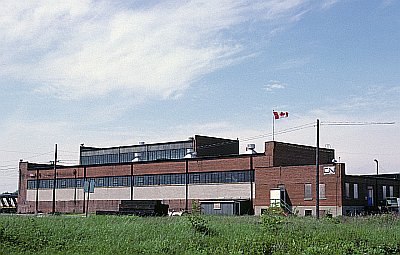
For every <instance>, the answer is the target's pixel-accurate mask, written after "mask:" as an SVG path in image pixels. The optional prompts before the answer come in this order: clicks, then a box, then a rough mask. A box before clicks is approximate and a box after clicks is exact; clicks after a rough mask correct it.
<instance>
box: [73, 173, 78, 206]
mask: <svg viewBox="0 0 400 255" xmlns="http://www.w3.org/2000/svg"><path fill="white" fill-rule="evenodd" d="M73 173H74V178H75V180H74V181H75V185H74V186H75V187H74V212H75V209H76V173H77V172H76V169H74V172H73Z"/></svg>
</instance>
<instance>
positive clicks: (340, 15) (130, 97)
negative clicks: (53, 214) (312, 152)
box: [0, 0, 400, 192]
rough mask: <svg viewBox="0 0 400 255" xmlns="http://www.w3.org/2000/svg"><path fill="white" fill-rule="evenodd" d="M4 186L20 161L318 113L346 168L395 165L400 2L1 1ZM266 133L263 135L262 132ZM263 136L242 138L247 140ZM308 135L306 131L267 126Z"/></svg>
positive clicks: (291, 122)
mask: <svg viewBox="0 0 400 255" xmlns="http://www.w3.org/2000/svg"><path fill="white" fill-rule="evenodd" d="M0 4H1V6H2V10H3V11H2V14H1V15H0V49H1V50H0V66H1V68H0V88H1V91H0V104H1V107H0V115H1V118H0V130H1V132H0V144H1V145H2V146H1V148H0V175H1V178H0V192H3V191H14V190H16V189H17V184H18V168H17V167H18V161H19V159H24V160H28V161H31V162H41V163H44V162H49V161H50V160H52V157H53V150H54V144H55V143H57V144H58V147H59V158H60V159H61V160H62V161H64V162H68V163H75V162H77V160H78V149H79V144H80V143H85V144H86V145H88V146H118V145H128V144H136V143H138V142H139V141H145V142H149V143H150V142H161V141H171V140H181V139H186V138H187V137H189V136H193V135H195V134H203V135H210V136H221V137H226V138H239V139H240V140H243V142H242V143H241V150H243V149H244V148H245V146H246V143H250V142H251V143H255V144H256V150H258V151H260V152H262V151H263V142H265V141H268V140H271V139H272V137H271V135H270V133H271V131H272V110H273V109H275V110H278V111H288V112H289V118H287V119H282V120H278V121H276V130H277V131H284V130H286V129H288V128H292V127H296V126H300V125H303V124H307V123H312V122H315V120H316V119H317V118H319V119H320V120H321V122H325V123H326V122H332V121H340V122H396V124H395V125H365V126H346V127H338V126H327V125H325V126H321V146H322V147H331V148H335V149H336V157H337V158H338V159H339V157H340V160H341V162H346V163H347V164H346V167H347V172H348V173H354V174H367V173H374V172H375V165H374V161H373V159H375V158H377V159H378V160H379V162H380V171H381V172H387V173H389V172H398V169H400V160H399V159H398V157H399V155H400V149H399V146H398V145H399V144H400V138H399V133H400V132H399V131H400V128H399V126H398V125H399V124H398V123H400V121H399V115H400V114H399V112H400V106H399V101H400V15H399V14H400V3H399V1H390V0H380V1H379V0H376V1H361V0H360V1H345V0H343V1H340V0H338V1H336V0H326V1H312V0H286V1H285V0H282V1H278V0H271V1H267V0H264V1H240V2H239V1H233V0H222V1H168V3H167V2H166V1H91V0H86V1H81V0H80V1H66V2H61V1H29V3H19V2H15V1H0ZM264 134H265V135H264ZM259 135H264V136H261V138H259V139H255V140H248V141H245V140H246V138H249V137H254V136H259ZM276 140H278V141H284V142H291V143H299V144H306V145H314V144H315V128H305V129H301V130H298V131H296V132H288V133H285V134H281V135H276Z"/></svg>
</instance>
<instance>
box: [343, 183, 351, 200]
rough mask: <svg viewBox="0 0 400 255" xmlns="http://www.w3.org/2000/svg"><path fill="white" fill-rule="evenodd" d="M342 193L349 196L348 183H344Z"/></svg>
mask: <svg viewBox="0 0 400 255" xmlns="http://www.w3.org/2000/svg"><path fill="white" fill-rule="evenodd" d="M344 195H345V197H346V198H350V183H347V182H346V183H345V184H344Z"/></svg>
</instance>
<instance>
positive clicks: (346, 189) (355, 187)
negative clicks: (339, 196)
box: [344, 182, 394, 200]
mask: <svg viewBox="0 0 400 255" xmlns="http://www.w3.org/2000/svg"><path fill="white" fill-rule="evenodd" d="M350 185H351V183H348V182H346V183H345V184H344V193H345V197H346V198H354V199H358V198H359V196H358V184H357V183H353V190H352V191H353V192H352V194H350V193H351V192H350V191H351V189H350ZM388 191H389V192H388ZM367 192H368V193H369V194H367V197H373V187H372V186H368V187H367ZM393 196H394V188H393V186H389V189H388V188H387V186H386V185H382V199H383V200H385V199H386V198H387V197H393Z"/></svg>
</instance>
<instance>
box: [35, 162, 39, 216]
mask: <svg viewBox="0 0 400 255" xmlns="http://www.w3.org/2000/svg"><path fill="white" fill-rule="evenodd" d="M39 175H40V173H39V168H37V169H36V202H35V213H36V214H38V213H39V177H40V176H39Z"/></svg>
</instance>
